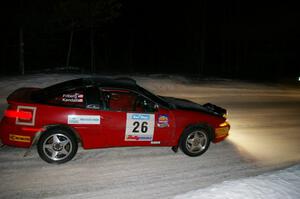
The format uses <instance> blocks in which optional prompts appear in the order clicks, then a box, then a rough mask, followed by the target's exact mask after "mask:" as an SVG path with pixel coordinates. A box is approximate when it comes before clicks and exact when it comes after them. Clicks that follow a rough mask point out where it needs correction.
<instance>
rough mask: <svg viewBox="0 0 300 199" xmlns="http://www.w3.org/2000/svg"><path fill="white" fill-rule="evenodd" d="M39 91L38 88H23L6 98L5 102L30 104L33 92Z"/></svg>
mask: <svg viewBox="0 0 300 199" xmlns="http://www.w3.org/2000/svg"><path fill="white" fill-rule="evenodd" d="M37 90H40V88H32V87H23V88H19V89H17V90H15V91H14V92H12V93H11V94H10V95H9V96H8V97H7V102H8V103H9V104H10V103H14V102H32V100H31V94H32V92H34V91H37Z"/></svg>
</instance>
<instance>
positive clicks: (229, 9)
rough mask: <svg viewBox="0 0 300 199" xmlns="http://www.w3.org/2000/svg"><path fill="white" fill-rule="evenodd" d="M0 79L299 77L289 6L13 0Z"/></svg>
mask: <svg viewBox="0 0 300 199" xmlns="http://www.w3.org/2000/svg"><path fill="white" fill-rule="evenodd" d="M1 9H2V11H1V13H2V15H3V16H2V22H1V27H2V28H1V32H2V33H1V35H2V36H1V37H0V42H1V43H0V44H1V46H0V47H1V49H0V67H1V69H0V71H1V74H2V75H7V74H23V73H25V74H26V73H32V72H34V71H42V70H46V69H54V68H57V67H61V68H62V67H64V68H67V69H68V70H76V71H78V72H85V73H89V72H91V73H98V74H101V73H123V72H126V73H147V74H148V73H162V74H187V75H188V74H191V75H199V76H208V75H210V76H219V77H233V78H253V79H278V78H282V77H297V76H299V75H300V66H299V65H300V61H299V54H300V50H299V48H300V38H299V35H300V28H299V26H300V23H299V19H300V12H299V8H298V6H296V4H295V3H292V1H291V2H287V1H279V2H276V1H257V2H255V1H239V0H226V1H221V0H220V1H209V0H198V1H155V0H154V1H146V0H145V1H138V0H131V1H124V0H123V1H122V0H98V1H97V0H86V1H84V0H60V1H58V0H39V1H38V0H31V1H26V0H23V1H22V0H19V1H9V2H6V3H5V5H4V4H3V6H2V7H1Z"/></svg>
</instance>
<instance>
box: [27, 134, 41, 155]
mask: <svg viewBox="0 0 300 199" xmlns="http://www.w3.org/2000/svg"><path fill="white" fill-rule="evenodd" d="M41 134H42V131H39V132H37V133H36V134H35V136H34V138H33V140H32V143H31V145H30V147H29V148H28V149H27V150H26V152H25V153H24V155H23V157H24V158H25V157H27V156H28V155H29V153H30V151H31V148H32V146H33V145H35V144H36V143H37V141H38V140H39V138H40V136H41Z"/></svg>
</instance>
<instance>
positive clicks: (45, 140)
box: [37, 127, 78, 164]
mask: <svg viewBox="0 0 300 199" xmlns="http://www.w3.org/2000/svg"><path fill="white" fill-rule="evenodd" d="M77 149H78V144H77V141H76V138H75V136H73V134H72V132H70V131H69V130H67V129H64V128H59V127H57V128H51V129H49V130H47V131H46V132H44V133H43V134H42V135H41V137H40V139H39V142H38V145H37V150H38V153H39V156H40V157H41V158H42V159H43V160H45V161H46V162H48V163H57V164H61V163H65V162H68V161H69V160H71V159H72V158H73V157H74V156H75V154H76V152H77Z"/></svg>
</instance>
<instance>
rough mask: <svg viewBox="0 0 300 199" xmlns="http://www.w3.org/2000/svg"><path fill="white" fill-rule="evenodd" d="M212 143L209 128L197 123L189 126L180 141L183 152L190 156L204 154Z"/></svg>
mask: <svg viewBox="0 0 300 199" xmlns="http://www.w3.org/2000/svg"><path fill="white" fill-rule="evenodd" d="M209 145H210V136H209V132H208V130H207V128H205V127H203V126H202V125H195V126H191V127H189V128H187V129H186V130H185V131H184V132H183V134H182V138H181V141H180V148H181V150H182V152H183V153H184V154H186V155H188V156H192V157H195V156H200V155H202V154H203V153H204V152H205V151H206V150H207V149H208V147H209Z"/></svg>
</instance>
